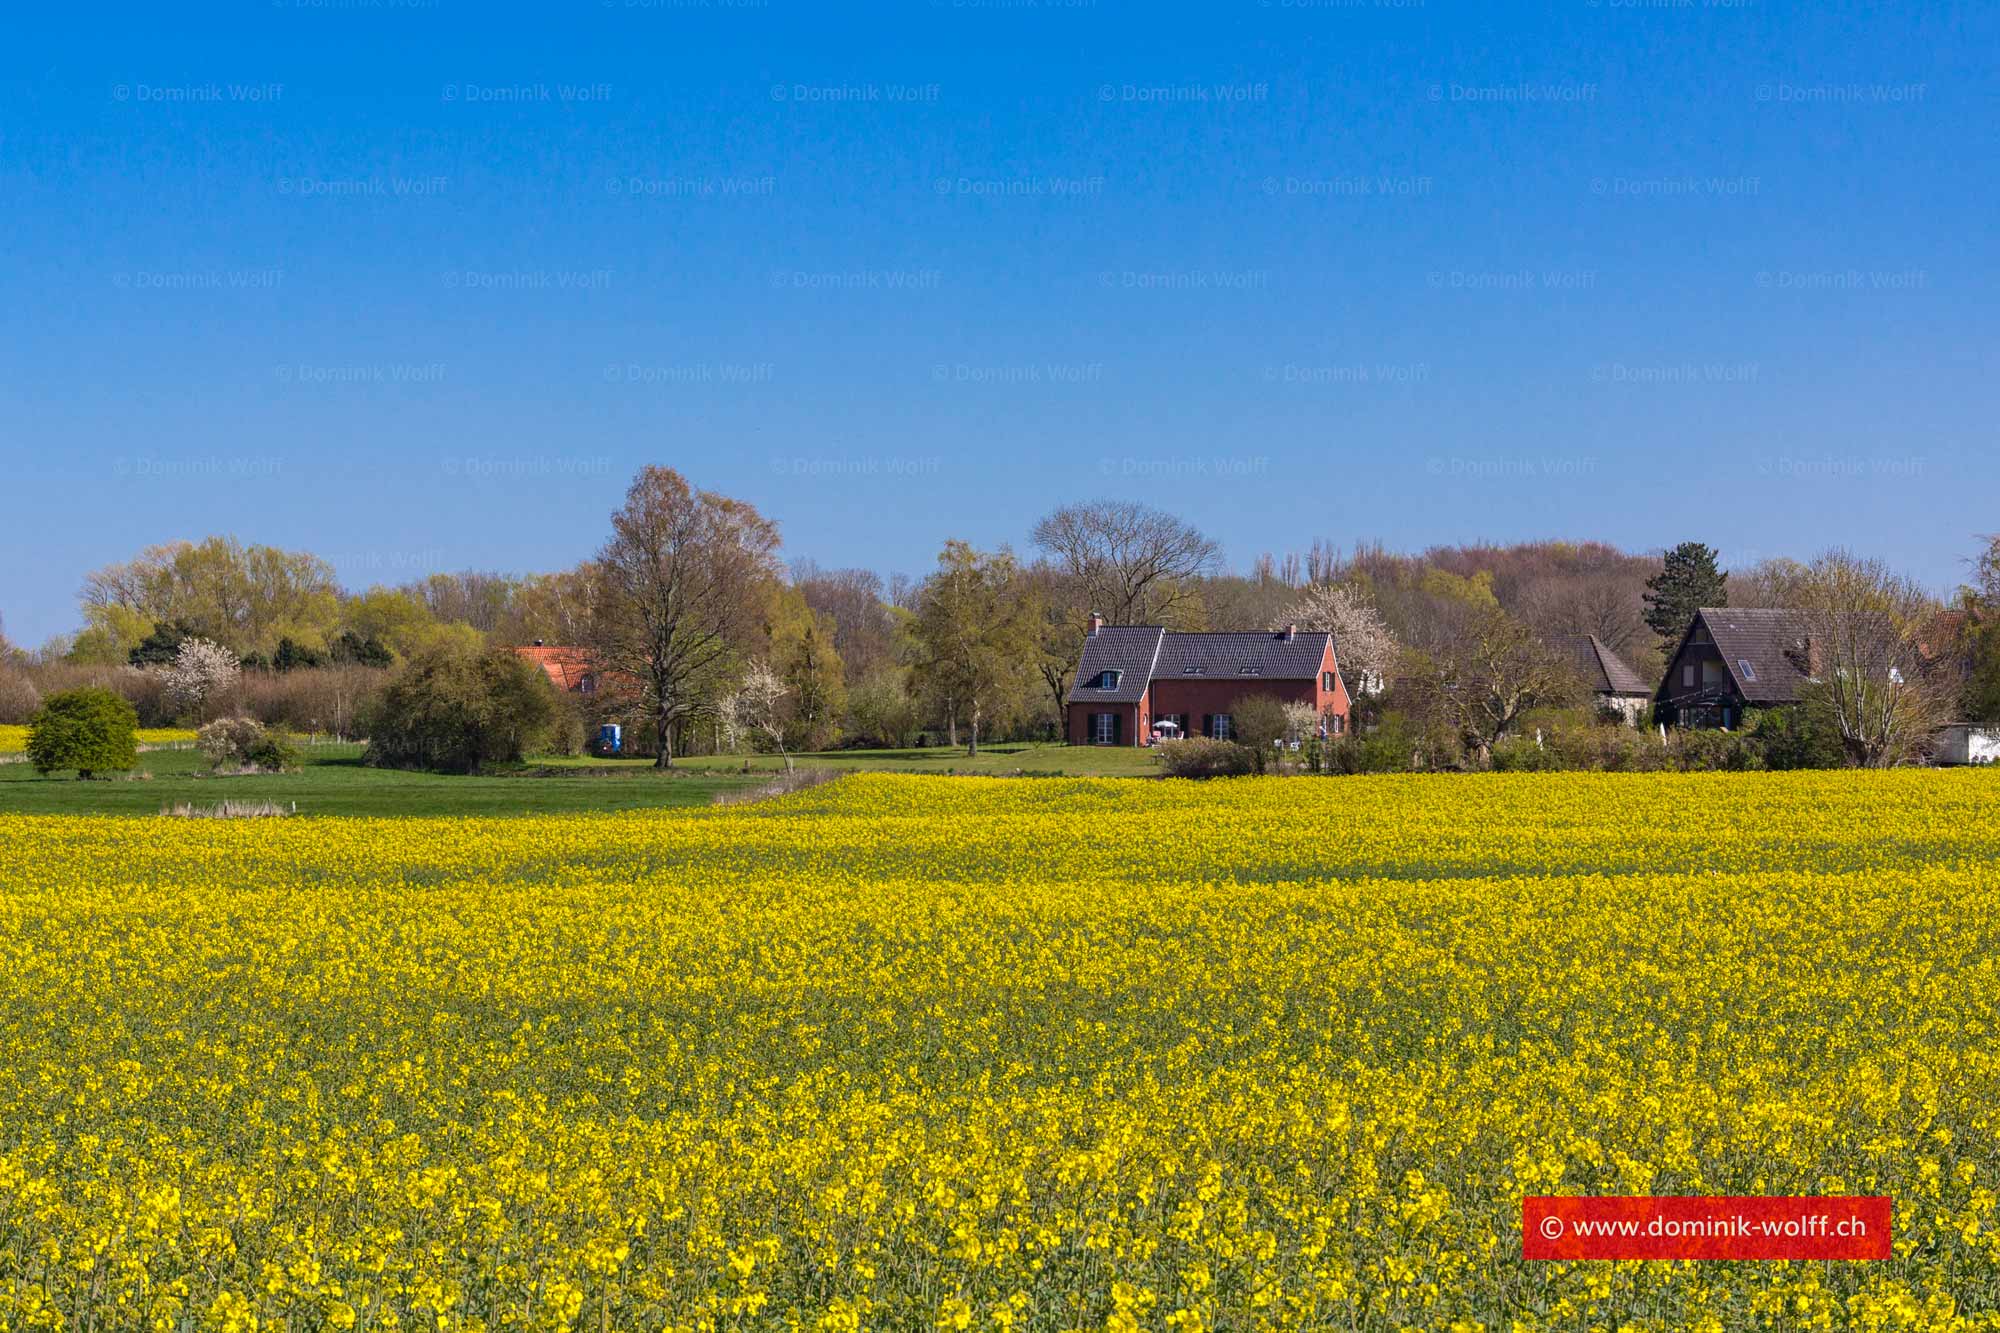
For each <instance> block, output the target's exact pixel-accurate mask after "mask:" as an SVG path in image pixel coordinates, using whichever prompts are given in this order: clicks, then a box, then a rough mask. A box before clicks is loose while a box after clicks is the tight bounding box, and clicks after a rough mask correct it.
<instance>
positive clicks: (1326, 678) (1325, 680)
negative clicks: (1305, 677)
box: [1319, 671, 1333, 694]
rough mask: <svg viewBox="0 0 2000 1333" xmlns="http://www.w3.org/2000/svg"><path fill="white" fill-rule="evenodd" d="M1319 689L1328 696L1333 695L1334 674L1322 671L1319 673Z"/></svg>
mask: <svg viewBox="0 0 2000 1333" xmlns="http://www.w3.org/2000/svg"><path fill="white" fill-rule="evenodd" d="M1319 687H1320V688H1321V689H1322V690H1325V691H1326V692H1327V693H1328V694H1332V693H1333V673H1332V672H1331V671H1322V672H1320V673H1319Z"/></svg>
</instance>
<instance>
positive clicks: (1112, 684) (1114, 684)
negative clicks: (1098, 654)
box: [1090, 671, 1122, 690]
mask: <svg viewBox="0 0 2000 1333" xmlns="http://www.w3.org/2000/svg"><path fill="white" fill-rule="evenodd" d="M1120 674H1122V673H1120V672H1117V671H1100V672H1098V673H1097V676H1096V678H1095V679H1094V680H1092V681H1091V682H1090V688H1091V689H1093V690H1115V689H1117V688H1118V677H1119V675H1120Z"/></svg>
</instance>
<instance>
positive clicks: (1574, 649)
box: [1563, 634, 1653, 694]
mask: <svg viewBox="0 0 2000 1333" xmlns="http://www.w3.org/2000/svg"><path fill="white" fill-rule="evenodd" d="M1563 646H1564V647H1565V648H1567V649H1568V650H1569V653H1570V656H1571V657H1572V658H1573V659H1574V660H1575V662H1576V667H1577V670H1578V671H1580V672H1582V673H1583V680H1584V683H1585V684H1586V685H1588V686H1590V688H1591V689H1592V690H1593V691H1595V692H1596V693H1598V694H1651V693H1652V692H1653V687H1652V686H1651V685H1648V684H1647V683H1646V681H1645V678H1644V677H1642V676H1640V674H1639V673H1638V672H1636V671H1634V670H1633V669H1632V668H1631V666H1630V665H1628V664H1627V663H1626V661H1625V659H1624V658H1622V657H1620V656H1619V655H1618V654H1617V653H1614V652H1612V651H1611V649H1609V648H1607V647H1606V646H1605V644H1604V640H1602V639H1600V638H1598V637H1597V636H1596V635H1595V634H1577V635H1573V636H1571V637H1570V638H1568V639H1565V640H1564V641H1563Z"/></svg>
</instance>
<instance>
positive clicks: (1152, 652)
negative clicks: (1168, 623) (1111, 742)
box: [1068, 625, 1166, 704]
mask: <svg viewBox="0 0 2000 1333" xmlns="http://www.w3.org/2000/svg"><path fill="white" fill-rule="evenodd" d="M1165 634H1166V631H1165V630H1163V629H1161V628H1160V627H1159V626H1158V625H1106V626H1105V627H1104V628H1103V629H1100V630H1098V631H1097V633H1095V634H1092V635H1090V636H1089V637H1088V638H1086V639H1085V640H1084V641H1083V658H1082V660H1080V661H1079V662H1078V663H1077V666H1076V681H1075V683H1073V684H1072V685H1071V686H1070V689H1069V698H1068V702H1070V703H1073V704H1074V703H1121V704H1133V703H1137V702H1139V699H1140V697H1141V696H1143V695H1144V694H1145V693H1146V686H1147V685H1149V684H1150V683H1152V679H1153V662H1154V659H1156V658H1157V657H1158V656H1159V655H1160V639H1161V637H1162V636H1163V635H1165ZM1103 671H1116V672H1117V673H1118V688H1117V689H1115V690H1099V689H1092V688H1090V687H1088V686H1087V685H1086V684H1085V683H1084V682H1086V681H1091V680H1096V679H1097V677H1098V673H1100V672H1103Z"/></svg>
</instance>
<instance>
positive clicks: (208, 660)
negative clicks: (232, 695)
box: [160, 639, 241, 717]
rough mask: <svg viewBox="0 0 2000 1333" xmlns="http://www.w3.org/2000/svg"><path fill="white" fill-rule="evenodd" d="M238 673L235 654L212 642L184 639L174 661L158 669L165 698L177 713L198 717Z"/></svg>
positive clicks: (233, 681) (230, 684)
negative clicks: (165, 692)
mask: <svg viewBox="0 0 2000 1333" xmlns="http://www.w3.org/2000/svg"><path fill="white" fill-rule="evenodd" d="M240 674H241V670H240V668H239V667H238V665H237V661H236V654H235V653H232V652H230V651H229V650H228V649H227V648H225V647H223V646H222V645H221V644H219V643H216V642H215V641H214V640H212V639H187V640H184V641H183V642H182V643H181V646H180V651H179V652H177V653H175V654H174V660H173V661H171V662H169V663H168V664H167V665H166V666H163V667H161V668H160V679H161V682H162V683H163V684H164V685H165V686H166V691H167V699H168V700H169V702H171V703H172V704H173V706H174V708H175V710H176V711H179V712H186V713H193V714H194V715H195V716H197V717H200V716H201V715H202V714H203V713H204V712H205V711H206V710H207V708H208V707H209V705H211V704H212V703H214V702H215V701H216V700H217V699H218V698H220V697H221V696H222V694H223V693H225V692H226V691H227V690H228V689H229V687H230V686H232V685H234V684H235V683H236V678H237V677H238V676H239V675H240Z"/></svg>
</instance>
